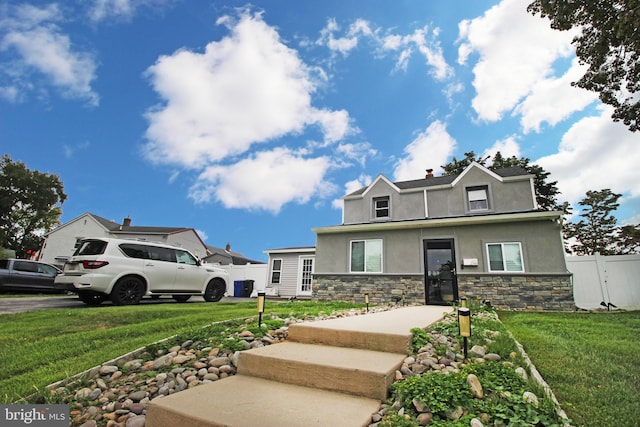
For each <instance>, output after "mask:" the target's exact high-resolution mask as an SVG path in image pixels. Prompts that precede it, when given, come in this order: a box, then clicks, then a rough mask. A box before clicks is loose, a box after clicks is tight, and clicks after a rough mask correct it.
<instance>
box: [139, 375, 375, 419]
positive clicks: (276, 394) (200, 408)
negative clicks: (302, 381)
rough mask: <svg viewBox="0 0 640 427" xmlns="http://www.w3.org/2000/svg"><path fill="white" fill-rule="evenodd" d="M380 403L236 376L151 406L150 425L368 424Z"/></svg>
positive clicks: (373, 400)
mask: <svg viewBox="0 0 640 427" xmlns="http://www.w3.org/2000/svg"><path fill="white" fill-rule="evenodd" d="M379 409H380V401H379V400H376V399H369V398H365V397H357V396H352V395H347V394H342V393H337V392H330V391H326V390H319V389H314V388H307V387H301V386H296V385H291V384H284V383H280V382H276V381H269V380H265V379H262V378H254V377H248V376H246V375H234V376H232V377H229V378H225V379H224V380H221V381H216V382H212V383H209V384H204V385H201V386H198V387H196V388H193V389H190V390H188V391H184V392H180V393H176V394H172V395H170V396H166V397H163V398H160V399H154V400H153V401H151V402H150V403H149V407H148V410H147V415H146V420H145V425H147V426H152V427H176V426H177V427H180V426H190V427H222V426H225V427H255V426H261V427H284V426H286V427H310V426H318V427H320V426H335V427H340V426H345V427H358V426H362V427H364V426H368V425H369V424H370V423H371V414H372V413H374V412H377V411H378V410H379Z"/></svg>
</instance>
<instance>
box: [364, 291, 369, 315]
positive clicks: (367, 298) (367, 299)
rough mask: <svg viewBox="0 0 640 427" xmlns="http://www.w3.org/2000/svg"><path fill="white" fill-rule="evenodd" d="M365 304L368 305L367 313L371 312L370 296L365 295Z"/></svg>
mask: <svg viewBox="0 0 640 427" xmlns="http://www.w3.org/2000/svg"><path fill="white" fill-rule="evenodd" d="M364 303H365V304H367V313H368V312H369V294H364Z"/></svg>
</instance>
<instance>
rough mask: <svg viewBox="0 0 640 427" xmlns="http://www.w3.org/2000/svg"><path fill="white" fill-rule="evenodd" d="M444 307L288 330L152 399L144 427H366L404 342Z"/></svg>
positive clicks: (402, 354)
mask: <svg viewBox="0 0 640 427" xmlns="http://www.w3.org/2000/svg"><path fill="white" fill-rule="evenodd" d="M451 310H452V309H451V308H450V307H443V306H414V307H404V308H399V309H395V310H390V311H385V312H377V313H371V314H366V315H362V316H352V317H344V318H339V319H330V320H322V321H318V322H305V323H299V324H294V325H291V326H290V327H289V335H288V339H287V341H286V342H284V343H280V344H275V345H271V346H266V347H262V348H257V349H253V350H247V351H243V352H241V353H240V357H239V362H238V374H237V375H235V376H232V377H229V378H225V379H224V380H220V381H215V382H212V383H209V384H205V385H201V386H198V387H195V388H193V389H188V390H185V391H182V392H180V393H176V394H173V395H170V396H167V397H163V398H160V399H155V400H153V401H152V402H151V403H150V404H149V406H148V408H147V416H146V424H145V425H146V426H147V427H170V426H171V427H175V426H194V427H209V426H230V427H253V426H264V427H281V426H287V427H296V426H300V427H302V426H304V427H309V426H345V427H352V426H353V427H355V426H367V425H369V424H370V422H371V414H372V413H374V412H376V411H378V409H379V408H380V403H381V401H382V400H384V399H386V397H387V394H388V389H389V386H390V385H391V383H392V382H393V380H394V378H395V371H396V370H397V369H399V368H400V366H401V365H402V362H403V360H404V358H405V357H406V354H407V353H408V351H409V348H410V345H411V332H410V331H411V329H412V328H422V327H426V326H429V325H431V324H433V323H435V322H437V321H439V320H441V319H442V318H443V316H444V315H445V314H446V313H448V312H450V311H451Z"/></svg>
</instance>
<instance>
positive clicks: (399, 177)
mask: <svg viewBox="0 0 640 427" xmlns="http://www.w3.org/2000/svg"><path fill="white" fill-rule="evenodd" d="M455 147H456V141H455V139H453V137H451V135H449V133H448V132H447V126H446V125H445V124H444V123H443V122H441V121H438V120H436V121H435V122H433V123H431V124H430V125H429V127H428V128H427V129H426V130H425V131H424V132H422V133H420V134H419V135H418V136H417V137H416V138H415V139H414V140H413V141H412V142H411V143H410V144H409V145H407V146H406V147H405V149H404V152H405V153H406V157H405V158H403V159H401V160H399V161H398V162H397V163H396V165H395V169H394V171H393V176H394V180H396V181H404V180H411V179H420V178H424V175H425V170H426V169H433V170H434V171H437V170H438V169H440V166H441V165H443V164H445V163H446V162H447V159H448V158H449V156H451V154H452V153H453V151H454V149H455ZM436 174H437V173H436Z"/></svg>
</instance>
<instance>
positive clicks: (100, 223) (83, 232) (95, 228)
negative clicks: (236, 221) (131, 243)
mask: <svg viewBox="0 0 640 427" xmlns="http://www.w3.org/2000/svg"><path fill="white" fill-rule="evenodd" d="M87 237H115V238H118V239H136V240H142V241H147V242H158V243H164V244H168V245H173V246H178V247H181V248H185V249H187V250H188V251H189V252H191V253H192V254H194V255H195V256H197V257H198V258H204V257H206V256H207V255H209V252H208V250H207V246H206V245H205V244H204V242H203V241H202V239H201V238H200V236H198V233H197V232H196V230H195V229H193V228H185V227H149V226H132V225H131V218H129V217H127V218H125V219H124V221H123V222H122V224H118V223H117V222H114V221H110V220H108V219H105V218H102V217H99V216H98V215H94V214H92V213H89V212H87V213H84V214H82V215H80V216H79V217H77V218H74V219H72V220H71V221H69V222H67V223H65V224H62V225H61V226H59V227H57V228H55V229H53V230H51V231H50V232H48V233H47V234H45V235H44V241H43V243H42V247H41V248H40V255H39V257H38V259H39V260H40V261H43V262H47V263H50V264H56V265H62V264H64V263H65V261H66V260H67V259H68V258H69V257H70V256H71V255H72V254H73V252H74V251H75V249H76V247H77V244H78V242H79V241H80V240H81V239H84V238H87Z"/></svg>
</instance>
